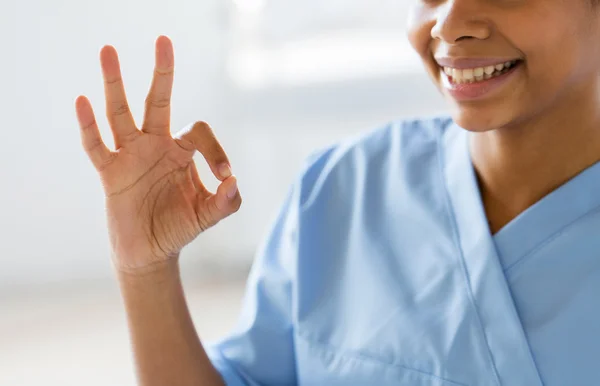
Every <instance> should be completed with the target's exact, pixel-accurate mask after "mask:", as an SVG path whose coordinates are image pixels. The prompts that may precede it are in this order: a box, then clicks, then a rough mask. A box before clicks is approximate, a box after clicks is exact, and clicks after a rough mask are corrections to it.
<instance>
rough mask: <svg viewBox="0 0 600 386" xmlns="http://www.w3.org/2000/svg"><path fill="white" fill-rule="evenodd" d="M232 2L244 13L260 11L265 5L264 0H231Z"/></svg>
mask: <svg viewBox="0 0 600 386" xmlns="http://www.w3.org/2000/svg"><path fill="white" fill-rule="evenodd" d="M233 3H234V4H235V6H236V7H238V9H239V10H240V12H244V13H257V12H260V11H261V10H262V9H263V8H264V6H265V5H266V0H233Z"/></svg>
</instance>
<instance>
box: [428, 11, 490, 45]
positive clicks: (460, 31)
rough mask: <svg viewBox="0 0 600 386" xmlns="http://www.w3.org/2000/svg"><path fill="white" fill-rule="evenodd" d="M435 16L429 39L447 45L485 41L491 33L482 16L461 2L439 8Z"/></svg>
mask: <svg viewBox="0 0 600 386" xmlns="http://www.w3.org/2000/svg"><path fill="white" fill-rule="evenodd" d="M436 16H437V17H436V19H435V24H434V25H433V27H432V29H431V37H432V38H433V39H439V40H442V41H444V42H446V43H448V44H456V43H459V42H462V41H465V40H473V39H478V40H485V39H488V38H489V37H490V35H491V33H492V28H491V26H490V24H489V22H488V21H486V19H485V17H484V15H483V14H482V13H481V12H480V11H478V9H475V8H473V7H471V6H468V5H465V2H462V1H453V2H448V3H447V4H446V5H445V6H441V7H439V8H438V12H437V15H436Z"/></svg>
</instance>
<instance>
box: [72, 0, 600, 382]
mask: <svg viewBox="0 0 600 386" xmlns="http://www.w3.org/2000/svg"><path fill="white" fill-rule="evenodd" d="M409 38H410V41H411V43H412V45H413V46H414V48H415V49H416V50H417V51H418V53H419V54H420V56H421V57H422V59H423V64H424V65H425V68H426V69H427V71H428V72H429V74H430V75H431V78H432V80H433V81H434V83H435V84H436V85H437V86H438V87H439V89H440V91H441V92H442V93H443V94H444V95H445V97H446V98H447V99H448V102H449V103H450V104H451V106H452V108H453V112H452V117H451V118H444V117H439V118H434V119H428V120H412V121H403V122H394V123H392V124H389V125H387V126H385V127H382V128H380V129H378V130H375V131H372V132H369V133H366V134H364V135H362V136H360V137H357V138H351V139H348V140H346V141H343V142H341V143H339V144H337V145H336V146H332V147H331V148H328V149H325V150H323V151H320V152H318V153H315V155H314V156H313V157H311V158H310V159H309V160H308V161H307V164H306V166H305V168H304V169H303V170H302V172H301V173H300V175H299V177H298V179H297V181H296V183H295V184H294V186H293V187H292V189H291V190H290V193H289V195H288V197H287V199H286V201H285V204H284V205H283V208H282V210H281V212H280V215H279V217H278V218H277V221H275V223H274V224H273V228H272V230H271V233H270V235H269V237H268V238H267V240H266V241H265V243H264V244H263V246H262V247H261V248H260V252H259V253H258V256H257V259H256V262H255V265H254V268H253V270H252V272H251V275H250V278H249V282H248V288H247V294H246V298H245V303H244V308H243V312H242V317H241V320H240V323H239V325H238V327H237V328H236V330H235V332H234V333H233V334H232V335H231V336H230V337H228V338H227V339H225V340H224V341H222V342H220V343H219V344H217V345H215V346H212V347H207V348H206V350H205V349H204V348H203V346H202V344H201V342H200V340H199V338H198V336H197V335H196V333H195V330H194V326H193V324H192V321H191V319H190V316H189V313H188V310H187V306H186V302H185V298H184V295H183V291H182V288H181V283H180V279H179V271H178V263H177V260H178V255H179V252H180V251H181V249H182V248H183V247H184V246H185V245H186V244H187V243H189V242H190V241H192V240H193V239H194V238H195V237H196V236H197V235H198V234H199V233H201V232H202V231H204V230H205V229H207V228H209V227H211V226H213V225H215V224H216V223H217V222H218V221H219V220H221V219H223V218H225V217H227V216H228V215H230V214H232V213H234V212H235V211H236V210H237V209H238V208H239V206H240V203H241V198H240V194H239V193H238V191H237V187H236V180H235V177H234V175H233V174H232V172H231V166H230V164H229V161H228V159H227V156H226V154H225V152H224V151H223V149H222V148H221V146H220V145H219V143H218V141H217V140H216V138H215V136H214V135H213V133H212V131H211V129H210V127H209V126H208V125H207V124H205V123H197V124H194V125H191V126H190V127H189V128H188V129H185V130H183V131H182V132H181V133H179V134H178V135H176V136H175V137H171V136H170V134H169V133H170V131H169V130H170V127H169V111H170V107H169V101H170V97H171V85H172V81H173V66H174V64H173V63H174V62H173V48H172V45H171V43H170V41H169V40H168V39H167V38H166V37H160V38H159V39H158V40H157V44H156V50H157V51H156V52H157V54H156V71H155V74H154V80H153V83H152V86H151V90H150V93H149V95H148V98H147V100H146V112H145V117H144V124H143V125H142V127H141V128H140V129H138V128H137V127H136V126H135V124H134V122H133V119H132V117H131V114H130V113H129V110H128V108H127V101H126V99H125V93H124V89H123V84H122V82H121V77H120V71H119V64H118V59H117V54H116V52H115V50H114V48H112V47H110V46H107V47H104V49H103V50H102V51H101V63H102V69H103V74H104V78H105V85H106V101H107V113H108V117H109V120H110V125H111V128H112V132H113V134H114V137H115V143H116V147H117V151H116V152H113V151H110V150H109V149H108V148H107V147H106V146H105V145H104V143H103V142H102V139H101V138H100V135H99V132H98V128H97V126H96V124H95V120H94V115H93V113H92V109H91V106H90V104H89V102H88V100H87V99H85V98H84V97H80V98H78V99H77V102H76V108H77V114H78V118H79V122H80V124H81V133H82V139H83V145H84V147H85V149H86V150H87V152H88V154H89V157H90V158H91V160H92V162H93V163H94V165H95V167H96V169H97V170H98V172H99V174H100V177H101V179H102V182H103V185H104V188H105V191H106V197H107V199H106V200H107V211H108V220H109V223H108V224H109V231H110V240H111V243H112V251H113V261H114V264H115V267H116V271H117V273H118V278H119V282H120V285H121V288H122V293H123V296H124V299H125V304H126V308H127V313H128V317H129V325H130V330H131V335H132V340H133V347H134V352H135V358H136V363H137V369H138V373H139V379H140V382H141V383H142V384H144V385H222V384H227V385H291V384H300V385H378V386H383V385H411V386H413V385H428V386H429V385H440V386H441V385H444V386H446V385H469V386H486V385H511V386H513V385H524V386H536V385H546V386H549V385H556V386H566V385H568V386H575V385H593V384H597V382H598V380H597V378H598V377H597V367H598V363H599V362H598V360H599V358H600V300H599V299H598V294H599V293H600V237H599V232H600V163H599V162H598V161H599V160H600V43H599V42H600V5H598V4H597V2H596V1H595V0H569V1H564V0H497V1H496V0H494V1H490V0H421V1H417V0H415V1H414V3H413V6H412V11H411V21H410V27H409ZM196 150H198V151H200V152H201V153H202V154H203V155H204V157H205V158H206V161H207V162H208V164H209V165H210V167H211V169H212V171H213V173H214V174H215V175H216V176H217V177H218V178H219V179H220V180H221V181H222V182H221V185H220V186H219V188H218V190H217V192H216V193H215V194H212V193H210V192H208V191H207V190H206V189H205V188H204V186H203V185H202V182H201V181H200V180H199V178H198V175H197V173H196V169H195V166H194V163H193V162H192V155H193V154H194V152H195V151H196ZM206 317H210V315H206Z"/></svg>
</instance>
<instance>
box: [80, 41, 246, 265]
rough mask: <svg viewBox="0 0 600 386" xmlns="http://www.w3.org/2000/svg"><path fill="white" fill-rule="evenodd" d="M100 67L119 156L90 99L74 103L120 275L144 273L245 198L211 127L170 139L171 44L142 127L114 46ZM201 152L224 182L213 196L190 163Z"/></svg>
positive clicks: (159, 46) (161, 51)
mask: <svg viewBox="0 0 600 386" xmlns="http://www.w3.org/2000/svg"><path fill="white" fill-rule="evenodd" d="M100 63H101V67H102V73H103V77H104V88H105V97H106V114H107V117H108V121H109V124H110V127H111V131H112V134H113V138H114V143H115V147H116V150H115V151H111V150H109V149H108V148H107V146H106V145H105V144H104V142H103V140H102V138H101V136H100V132H99V130H98V125H97V124H96V119H95V117H94V112H93V110H92V106H91V104H90V102H89V100H88V99H87V98H86V97H84V96H79V97H78V98H77V100H76V102H75V105H76V106H75V107H76V111H77V118H78V121H79V125H80V128H81V140H82V144H83V147H84V149H85V151H86V152H87V154H88V156H89V158H90V160H91V161H92V163H93V165H94V167H95V168H96V170H97V171H98V173H99V175H100V179H101V181H102V185H103V187H104V192H105V196H106V211H107V216H108V229H109V235H110V243H111V247H112V252H113V262H114V264H115V266H116V268H117V269H119V270H125V271H138V270H144V269H148V268H152V267H153V266H155V265H160V264H161V263H164V262H166V261H169V260H171V259H174V258H176V257H177V256H178V255H179V252H180V251H181V249H182V248H183V247H184V246H185V245H187V244H188V243H189V242H191V241H192V240H194V238H196V236H198V234H200V233H201V232H202V231H204V230H206V229H208V228H210V227H211V226H213V225H215V224H216V223H217V222H219V221H220V220H222V219H223V218H225V217H227V216H229V215H230V214H232V213H234V212H236V211H237V210H238V209H239V207H240V205H241V202H242V199H241V197H240V194H239V192H238V190H237V182H236V178H235V176H233V175H232V173H231V166H230V163H229V160H228V158H227V155H226V154H225V152H224V150H223V148H222V147H221V145H220V144H219V142H218V141H217V139H216V137H215V135H214V133H213V131H212V129H211V128H210V126H209V125H207V124H206V123H204V122H197V123H195V124H193V125H190V126H189V127H188V128H186V129H184V130H182V131H181V132H180V133H179V134H177V135H175V136H174V137H172V136H171V134H170V100H171V91H172V88H173V69H174V54H173V45H172V43H171V41H170V40H169V38H167V37H165V36H160V37H159V38H158V39H157V40H156V67H155V71H154V78H153V80H152V85H151V87H150V91H149V93H148V97H147V98H146V103H145V112H144V122H143V124H142V127H141V129H138V128H137V127H136V125H135V122H134V120H133V117H132V115H131V112H130V110H129V105H128V103H127V98H126V96H125V90H124V87H123V81H122V78H121V70H120V66H119V59H118V56H117V52H116V50H115V49H114V48H113V47H112V46H105V47H103V48H102V50H101V52H100ZM196 150H198V151H200V153H202V155H203V156H204V158H205V160H206V161H207V163H208V164H209V166H210V168H211V170H212V172H213V173H214V175H215V176H216V177H217V178H218V179H219V180H220V181H221V183H220V185H219V187H218V189H217V192H216V193H215V194H212V193H210V192H209V191H208V190H207V189H206V188H205V187H204V185H203V184H202V181H201V180H200V178H199V176H198V172H197V170H196V166H195V164H194V161H193V159H192V156H193V155H194V153H195V151H196Z"/></svg>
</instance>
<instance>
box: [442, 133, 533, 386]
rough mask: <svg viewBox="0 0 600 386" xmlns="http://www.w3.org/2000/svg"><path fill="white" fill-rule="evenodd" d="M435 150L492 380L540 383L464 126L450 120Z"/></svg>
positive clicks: (496, 381)
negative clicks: (498, 251)
mask: <svg viewBox="0 0 600 386" xmlns="http://www.w3.org/2000/svg"><path fill="white" fill-rule="evenodd" d="M439 151H440V153H441V159H440V161H441V163H442V168H443V178H444V181H445V184H446V192H447V201H448V214H449V216H450V220H451V222H452V223H451V226H452V230H453V234H452V236H453V238H454V242H455V245H456V247H457V249H456V252H457V253H456V258H457V262H458V263H459V264H460V266H461V270H462V271H463V272H464V277H465V284H466V290H467V294H468V296H469V298H470V301H471V302H472V304H473V306H474V309H475V310H476V315H477V321H478V324H479V326H480V329H479V331H480V334H481V335H480V336H479V337H480V339H483V340H484V341H485V343H486V345H487V347H488V349H489V351H488V352H487V353H485V355H486V356H487V357H488V360H489V363H490V367H491V368H492V369H494V373H495V379H494V381H495V382H494V384H495V385H497V386H499V385H527V386H542V385H543V384H542V381H541V378H540V375H539V372H538V370H537V366H536V364H535V361H534V359H533V355H532V353H531V349H530V347H529V343H528V341H527V337H526V336H525V331H524V330H523V325H522V323H521V320H520V318H519V315H518V313H517V310H516V307H515V304H514V301H513V298H512V295H511V292H510V289H509V287H508V283H507V280H506V276H505V274H504V270H503V268H502V264H501V263H500V258H499V256H498V253H497V250H496V245H495V243H494V239H493V237H492V234H491V232H490V228H489V225H488V221H487V217H486V215H485V209H484V207H483V202H482V200H481V195H480V193H479V185H478V183H477V178H476V174H475V168H474V167H473V164H472V161H471V154H470V151H469V144H468V133H467V131H466V130H464V129H462V128H460V127H459V126H458V125H456V124H454V123H452V124H451V125H450V126H449V127H448V128H447V130H445V131H444V133H443V135H442V142H441V144H440V149H439ZM482 354H484V353H483V352H482Z"/></svg>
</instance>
